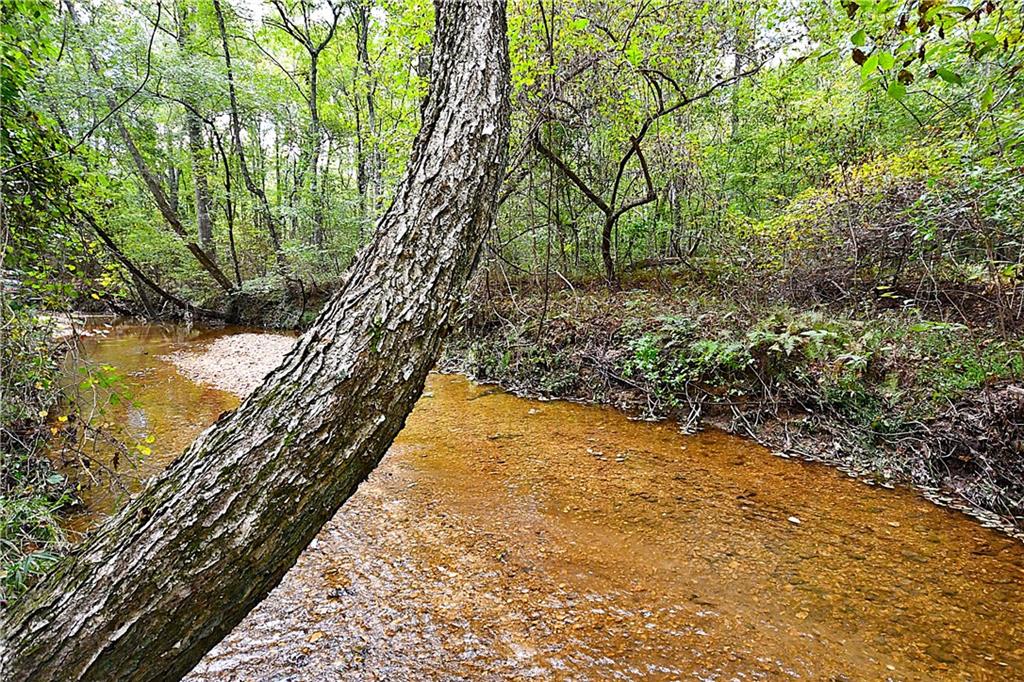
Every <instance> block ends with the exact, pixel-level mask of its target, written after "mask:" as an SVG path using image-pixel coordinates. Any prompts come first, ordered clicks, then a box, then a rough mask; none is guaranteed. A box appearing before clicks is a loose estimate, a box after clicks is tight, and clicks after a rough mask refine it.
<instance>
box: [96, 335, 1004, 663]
mask: <svg viewBox="0 0 1024 682" xmlns="http://www.w3.org/2000/svg"><path fill="white" fill-rule="evenodd" d="M224 333H225V332H185V331H184V330H183V329H181V328H174V327H153V326H149V327H143V326H115V327H112V328H110V329H109V330H108V333H107V335H106V336H101V337H97V338H95V339H91V340H87V341H86V342H85V346H84V354H85V356H86V357H87V358H88V359H89V361H91V362H94V363H105V364H108V365H112V366H114V367H116V368H117V369H118V370H119V371H120V373H121V374H123V375H125V377H126V384H127V386H128V388H129V391H130V393H131V394H132V397H133V398H134V401H135V404H134V406H124V405H122V406H116V407H114V408H110V410H109V413H108V416H107V417H106V419H109V420H112V421H114V422H117V423H118V424H120V426H121V428H122V429H125V430H126V431H127V433H128V435H129V437H132V438H136V439H144V438H145V437H146V436H147V435H152V436H153V437H154V442H153V443H152V445H150V446H149V447H151V449H152V450H153V453H152V454H151V455H150V456H149V457H146V458H144V459H143V461H142V463H141V464H140V465H139V468H138V469H137V470H135V471H134V472H133V474H132V476H133V477H134V478H142V477H145V476H148V475H151V474H152V473H155V472H156V471H158V470H160V469H161V468H162V467H163V466H164V465H166V463H167V462H168V461H170V460H171V459H173V457H174V456H175V455H176V454H177V453H178V452H179V451H180V450H181V449H182V448H183V447H184V446H185V445H187V444H188V442H189V441H191V439H192V438H194V437H195V435H196V434H197V433H198V432H199V431H200V430H201V429H202V428H204V427H206V426H207V425H208V424H209V423H211V422H212V421H213V420H214V419H215V418H216V417H217V416H218V414H219V413H220V412H221V411H223V410H225V409H230V408H232V407H234V406H235V405H236V404H237V402H238V399H237V398H236V397H235V396H233V395H231V394H228V393H224V392H221V391H218V390H215V389H211V388H205V387H202V386H200V385H197V384H195V383H193V382H192V381H190V380H188V379H186V378H185V377H184V376H182V375H180V374H179V373H178V372H177V371H176V370H175V368H174V366H173V365H171V364H170V363H168V362H167V361H165V360H162V359H160V358H161V356H163V355H165V354H167V353H169V352H172V351H176V350H183V349H185V350H188V349H191V350H201V349H202V348H203V347H204V344H206V343H207V342H208V341H209V340H210V339H212V338H214V337H215V336H218V335H223V334H224ZM133 442H134V441H133ZM143 442H144V441H143ZM97 456H99V455H97ZM86 499H87V501H88V502H89V504H90V505H91V507H92V513H91V515H90V516H84V517H80V518H79V520H78V522H77V523H78V525H79V526H81V525H83V524H84V523H86V522H87V521H88V520H89V519H94V518H95V517H96V514H97V513H102V512H104V511H107V510H109V509H110V507H111V505H112V504H114V499H113V498H112V497H110V496H109V495H108V494H106V493H103V494H101V493H99V492H95V491H94V492H93V493H90V494H87V495H86ZM83 519H84V520H83ZM522 678H533V679H573V680H581V679H659V680H676V679H678V680H780V679H804V680H889V679H891V680H1021V679H1024V546H1022V545H1021V544H1020V543H1017V542H1016V541H1013V540H1011V539H1009V538H1006V537H1004V536H1001V535H999V534H997V533H996V532H994V531H991V530H987V529H985V528H982V527H980V526H979V525H978V524H977V523H976V522H974V521H972V520H970V519H968V518H967V517H965V516H962V515H960V514H958V513H955V512H951V511H948V510H945V509H942V508H939V507H936V506H934V505H932V504H931V503H929V502H926V501H924V500H922V499H920V498H919V497H917V496H916V495H915V494H914V493H912V492H909V491H904V490H883V489H877V488H870V487H868V486H865V485H863V484H861V483H858V482H856V481H853V480H850V479H847V478H845V477H843V476H842V475H840V474H838V473H837V472H835V471H834V470H832V469H829V468H827V467H825V466H821V465H813V464H806V463H801V462H797V461H791V460H784V459H781V458H777V457H773V456H772V455H771V454H770V453H769V452H767V451H766V450H764V449H763V448H760V447H758V446H757V445H754V444H752V443H750V442H747V441H744V440H741V439H738V438H734V437H730V436H727V435H724V434H722V433H718V432H706V433H702V434H698V435H682V434H680V433H679V431H678V430H677V428H676V427H675V426H674V425H673V424H671V423H667V422H666V423H659V424H651V423H643V422H634V421H630V420H629V419H627V418H626V417H625V416H623V415H622V414H620V413H618V412H615V411H613V410H611V409H604V408H598V407H586V406H580V405H575V404H570V403H565V402H537V401H531V400H525V399H522V398H518V397H514V396H511V395H509V394H507V393H504V392H502V391H500V390H497V389H495V388H493V387H488V386H480V385H476V384H473V383H471V382H469V381H467V380H466V379H464V378H462V377H458V376H445V375H432V376H431V377H430V379H429V381H428V384H427V389H426V392H425V394H424V395H423V397H422V398H421V399H420V401H419V403H418V404H417V406H416V409H415V411H414V412H413V414H412V415H411V416H410V418H409V421H408V424H407V426H406V428H405V430H404V431H403V432H402V434H401V435H400V436H399V438H398V440H397V441H396V442H395V444H394V446H393V447H392V448H391V451H390V452H389V454H388V455H387V456H386V457H385V460H384V462H383V463H382V465H381V466H380V467H379V468H378V469H377V471H375V472H374V474H373V475H372V476H371V477H370V479H369V481H367V482H366V483H365V484H364V485H363V486H362V487H360V489H359V491H358V492H357V493H356V495H355V496H353V498H352V499H351V500H350V501H349V502H348V503H347V504H346V505H345V506H344V507H343V508H342V509H341V511H340V512H339V513H338V514H337V515H336V516H335V518H334V519H333V520H332V521H331V522H330V523H329V524H328V525H327V526H326V527H325V528H324V529H323V531H322V532H321V533H320V535H319V537H318V538H317V540H316V541H314V543H313V545H311V546H310V547H309V548H308V549H307V550H306V552H305V553H304V554H303V556H302V557H301V558H300V560H299V562H298V564H297V565H296V566H295V567H294V568H293V569H292V571H291V572H290V573H289V574H288V576H287V577H286V578H285V580H284V582H283V583H282V584H281V585H280V586H279V587H278V588H277V589H276V590H275V591H274V592H273V593H272V594H271V595H270V596H269V597H268V598H267V600H266V601H264V602H263V603H262V604H261V605H260V606H258V607H257V608H256V609H255V610H254V611H253V612H252V613H251V614H250V615H249V617H247V618H246V619H245V620H244V621H243V622H242V623H241V624H240V625H239V626H238V627H237V628H236V629H235V630H234V631H233V632H232V633H231V635H229V636H228V637H227V638H226V639H225V640H224V641H223V642H222V643H221V644H220V645H218V646H217V647H216V648H215V649H214V650H213V651H212V652H211V653H210V654H209V655H208V656H207V657H206V659H205V660H204V661H203V662H202V663H201V664H200V666H199V667H198V668H197V669H196V670H195V671H194V672H193V673H192V676H191V678H190V679H193V680H197V681H198V680H347V679H353V680H377V679H380V680H418V679H465V680H477V679H495V680H497V679H522Z"/></svg>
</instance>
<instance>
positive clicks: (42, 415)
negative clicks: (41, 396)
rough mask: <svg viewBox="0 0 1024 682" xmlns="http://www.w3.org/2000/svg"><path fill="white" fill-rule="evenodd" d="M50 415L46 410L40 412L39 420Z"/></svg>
mask: <svg viewBox="0 0 1024 682" xmlns="http://www.w3.org/2000/svg"><path fill="white" fill-rule="evenodd" d="M48 414H50V413H49V412H47V411H46V410H39V418H40V419H46V415H48Z"/></svg>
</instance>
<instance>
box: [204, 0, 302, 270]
mask: <svg viewBox="0 0 1024 682" xmlns="http://www.w3.org/2000/svg"><path fill="white" fill-rule="evenodd" d="M213 11H214V13H215V14H216V15H217V31H218V33H219V34H220V42H221V47H222V48H223V49H224V68H225V69H226V70H227V76H228V103H229V104H230V107H229V109H230V112H229V113H230V115H231V116H230V118H231V140H232V142H234V144H235V149H236V150H237V152H238V167H239V169H240V170H241V171H242V181H243V183H244V184H245V188H246V189H247V190H249V193H250V194H251V195H252V196H253V197H255V198H256V200H257V201H258V202H259V206H260V209H261V210H260V213H262V214H263V219H264V221H265V222H266V226H267V233H268V234H269V235H270V244H271V246H273V248H274V258H275V260H276V261H277V269H278V272H279V273H280V274H281V276H282V277H284V278H285V280H286V281H287V278H288V258H287V257H286V256H285V253H284V249H283V248H282V247H281V235H280V233H279V232H278V230H277V223H276V221H275V218H274V214H273V213H272V212H271V210H270V203H269V202H268V201H267V195H266V193H265V192H264V191H263V190H262V189H261V188H260V186H259V185H257V184H256V183H255V182H254V181H253V179H252V175H251V174H250V173H249V165H248V164H247V163H246V160H245V147H244V146H243V145H242V132H241V129H242V124H241V120H240V117H239V114H238V94H237V92H236V91H235V74H234V69H233V68H232V66H231V48H230V46H229V44H228V31H227V26H226V23H225V20H224V10H223V8H222V7H221V4H220V0H213Z"/></svg>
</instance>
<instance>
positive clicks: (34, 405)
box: [0, 302, 74, 605]
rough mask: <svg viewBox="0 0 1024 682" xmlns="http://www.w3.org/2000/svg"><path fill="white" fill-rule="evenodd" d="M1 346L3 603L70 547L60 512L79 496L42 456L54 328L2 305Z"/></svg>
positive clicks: (53, 387) (53, 368)
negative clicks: (72, 493) (62, 525)
mask: <svg viewBox="0 0 1024 682" xmlns="http://www.w3.org/2000/svg"><path fill="white" fill-rule="evenodd" d="M2 324H3V342H2V343H0V367H2V368H3V371H2V374H0V393H2V395H0V427H2V428H0V605H4V604H6V603H7V602H9V601H10V600H11V599H12V598H13V597H15V596H17V595H18V594H20V593H21V592H22V591H24V589H25V588H26V586H27V584H28V583H29V582H30V581H32V580H33V579H34V578H36V577H38V576H40V575H42V574H43V573H45V572H46V570H47V569H48V568H49V567H50V566H51V565H52V564H53V563H54V562H55V561H56V560H57V559H58V558H59V557H60V556H61V555H62V553H63V552H64V551H65V550H66V548H67V539H66V537H65V534H64V531H63V529H62V527H61V524H60V519H61V513H62V511H63V510H64V509H65V508H66V507H68V506H69V505H70V504H71V503H73V501H74V498H73V496H72V495H71V493H70V491H69V485H68V482H67V480H66V479H65V477H64V476H62V475H61V474H59V473H57V472H56V471H55V470H54V469H53V467H52V466H51V464H50V462H49V461H48V460H47V459H46V458H45V457H44V456H43V454H42V452H43V449H44V448H45V446H46V443H47V441H48V438H49V436H50V435H51V429H52V428H54V427H52V426H51V425H50V423H49V422H48V417H49V409H50V408H51V407H52V405H53V404H54V403H55V401H56V400H57V393H58V391H59V389H58V387H57V380H56V378H57V372H58V363H57V361H56V354H55V352H54V345H53V344H54V342H53V340H52V329H51V328H50V326H49V325H48V324H47V323H45V322H44V321H40V320H39V319H38V318H37V317H36V316H35V315H34V314H33V313H32V311H30V310H27V309H17V308H12V307H11V306H10V305H9V304H8V303H7V302H4V305H3V319H2Z"/></svg>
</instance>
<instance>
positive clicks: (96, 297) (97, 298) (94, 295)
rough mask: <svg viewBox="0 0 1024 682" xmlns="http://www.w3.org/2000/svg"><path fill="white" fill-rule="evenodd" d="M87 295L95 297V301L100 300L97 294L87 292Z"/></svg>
mask: <svg viewBox="0 0 1024 682" xmlns="http://www.w3.org/2000/svg"><path fill="white" fill-rule="evenodd" d="M89 295H90V296H92V297H93V298H94V299H96V300H97V301H98V300H100V297H99V296H97V295H96V294H89Z"/></svg>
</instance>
